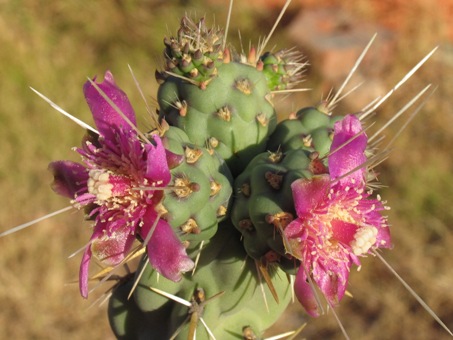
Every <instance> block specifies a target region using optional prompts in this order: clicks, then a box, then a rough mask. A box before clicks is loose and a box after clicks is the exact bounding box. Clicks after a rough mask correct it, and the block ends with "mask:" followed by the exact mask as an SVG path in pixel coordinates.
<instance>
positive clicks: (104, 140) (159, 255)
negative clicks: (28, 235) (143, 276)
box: [49, 72, 194, 298]
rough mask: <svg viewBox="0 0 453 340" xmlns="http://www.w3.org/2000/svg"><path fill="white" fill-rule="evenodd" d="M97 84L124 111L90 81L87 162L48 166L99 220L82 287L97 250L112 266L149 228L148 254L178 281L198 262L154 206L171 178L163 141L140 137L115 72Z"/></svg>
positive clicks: (57, 187) (57, 185)
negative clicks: (91, 130) (93, 131)
mask: <svg viewBox="0 0 453 340" xmlns="http://www.w3.org/2000/svg"><path fill="white" fill-rule="evenodd" d="M97 86H98V87H99V88H100V89H101V90H102V92H104V94H105V95H107V96H108V98H110V100H111V101H112V102H113V103H114V104H115V105H116V106H117V107H118V108H119V110H121V112H122V113H123V114H124V116H121V115H120V114H119V113H118V111H117V110H116V109H115V108H113V107H112V106H111V105H110V104H109V103H108V102H107V100H106V99H104V98H103V96H102V95H101V94H100V92H99V91H98V89H96V87H95V86H94V85H93V84H92V82H90V81H88V82H87V83H86V84H85V86H84V94H85V98H86V101H87V103H88V106H89V107H90V109H91V112H92V114H93V118H94V121H95V124H96V127H97V128H98V131H99V135H98V136H89V137H87V138H86V139H85V140H84V141H83V143H82V148H80V149H77V151H78V153H79V154H80V155H81V156H82V159H83V165H82V164H79V163H74V162H71V161H56V162H53V163H51V164H50V166H49V168H50V170H51V171H52V172H53V174H54V182H53V189H54V191H55V192H56V193H58V194H60V195H63V196H65V197H68V198H70V199H72V200H73V203H74V205H75V206H76V207H77V208H85V210H86V211H87V213H88V216H89V218H90V219H93V220H94V229H93V234H92V236H91V240H90V243H89V245H88V246H87V247H86V249H85V252H84V254H83V257H82V263H81V266H80V274H79V286H80V292H81V295H82V296H83V297H84V298H87V296H88V278H89V274H88V267H89V263H90V261H91V258H92V256H94V257H95V258H97V259H98V260H100V261H101V262H102V263H103V264H105V265H109V266H115V265H117V264H119V263H121V261H123V260H124V258H125V257H126V255H127V254H128V253H129V251H130V250H131V247H132V244H133V242H134V240H135V239H136V238H137V235H139V237H140V238H141V239H143V240H145V239H146V238H147V237H148V236H149V233H150V232H152V235H151V238H150V239H149V242H148V244H147V253H148V257H149V261H150V263H151V265H152V266H153V267H154V268H155V269H156V270H157V271H158V272H159V273H161V274H162V275H163V276H165V277H166V278H168V279H170V280H173V281H178V280H180V279H181V273H183V272H186V271H189V270H191V269H192V268H193V265H194V264H193V262H192V260H191V259H190V258H189V257H188V256H187V253H186V250H185V248H184V247H183V245H182V244H181V242H180V240H179V239H178V237H177V236H176V234H175V233H174V231H173V230H172V228H171V226H170V225H169V224H168V223H167V222H166V221H165V220H163V219H160V215H159V213H158V211H157V206H158V204H159V203H160V201H161V200H162V197H163V192H162V190H150V189H149V188H150V187H153V186H154V187H160V188H162V187H165V186H166V185H167V184H168V183H169V182H170V180H171V174H170V170H169V168H168V164H167V159H166V150H165V149H164V147H163V145H162V141H161V140H160V138H159V137H158V136H153V137H152V139H151V140H150V142H149V143H148V142H144V141H142V140H140V139H139V137H138V135H137V132H136V130H135V129H134V126H135V125H136V120H135V113H134V110H133V108H132V106H131V104H130V102H129V100H128V98H127V96H126V94H125V93H124V92H123V91H122V90H121V89H119V88H118V87H117V85H116V84H115V82H114V79H113V76H112V74H111V73H110V72H107V73H106V74H105V77H104V81H103V82H102V83H99V84H97ZM124 117H127V119H128V120H129V122H128V121H127V120H126V119H125V118H124ZM144 187H146V189H143V188H144ZM140 188H142V189H140Z"/></svg>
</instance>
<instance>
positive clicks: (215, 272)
mask: <svg viewBox="0 0 453 340" xmlns="http://www.w3.org/2000/svg"><path fill="white" fill-rule="evenodd" d="M192 251H197V250H196V249H192ZM189 252H190V251H189ZM244 259H245V262H244ZM143 266H146V267H145V268H144V272H143V274H142V275H141V277H138V279H139V281H138V286H137V289H136V290H135V292H134V298H133V299H130V300H129V301H127V300H126V299H125V298H124V297H125V295H126V293H127V290H128V289H129V288H130V283H129V284H127V285H126V286H120V287H119V288H117V289H116V291H115V293H114V296H115V298H114V299H113V300H111V306H110V308H109V315H110V320H111V324H112V327H113V330H114V331H115V334H116V335H117V336H118V337H120V336H122V335H123V334H137V332H139V331H140V329H141V327H136V322H135V321H133V322H132V321H131V320H134V319H135V318H137V319H138V320H144V322H148V321H146V320H149V322H150V324H149V325H148V327H147V328H146V329H144V330H143V331H142V332H143V333H142V334H141V335H140V336H137V337H136V338H147V339H168V338H170V337H171V336H172V335H175V336H176V339H191V337H188V334H189V333H190V332H191V327H196V334H197V339H209V338H210V337H209V333H208V331H207V330H206V328H205V327H204V326H203V325H202V322H201V321H200V320H199V319H200V317H201V318H202V319H203V322H204V323H206V325H207V326H208V328H209V330H210V332H212V334H213V335H214V336H215V337H216V338H217V339H227V338H228V339H241V338H242V330H243V328H246V327H249V328H251V329H253V330H254V331H255V332H257V333H261V332H262V331H264V330H265V329H266V328H268V327H269V326H270V325H271V324H272V323H273V322H274V320H275V319H276V318H277V317H278V316H279V315H280V314H281V313H282V312H283V310H284V309H285V308H286V306H287V305H288V303H289V301H290V298H291V289H290V287H289V285H288V279H287V277H286V275H284V274H283V273H282V272H281V271H280V270H279V269H278V268H276V267H272V268H269V272H270V275H271V276H272V278H273V283H274V288H275V290H276V292H277V294H278V297H279V302H278V303H277V302H276V301H274V300H272V299H271V298H268V301H266V300H265V299H266V296H263V294H264V295H266V294H267V295H269V292H262V291H261V290H260V289H259V283H260V282H259V280H260V279H259V274H258V272H257V268H256V266H255V262H254V261H253V260H252V259H251V258H246V254H245V252H244V250H243V248H242V245H241V243H240V241H239V235H238V234H237V232H236V231H235V230H234V228H233V227H232V226H230V225H228V223H227V222H224V223H223V224H222V225H221V226H220V228H219V232H218V233H217V234H216V236H215V237H214V238H212V239H211V240H210V241H209V242H208V244H207V246H205V247H204V248H203V250H202V252H201V256H200V261H199V263H198V267H197V269H196V270H195V273H194V274H193V275H192V276H190V275H187V276H186V277H185V280H184V281H182V282H181V283H175V282H172V281H170V280H166V279H165V278H158V277H157V273H156V271H155V270H153V269H152V267H150V266H149V265H148V263H147V261H146V260H143V261H142V262H141V266H140V267H139V269H138V270H137V273H139V272H140V271H141V269H142V268H143ZM150 287H151V288H152V289H156V288H157V289H159V290H160V291H164V292H167V293H170V294H172V295H175V296H177V297H180V298H182V299H185V300H187V301H189V300H190V301H191V307H190V306H187V305H183V304H181V303H178V302H175V301H172V300H169V299H168V298H167V297H164V296H162V295H159V294H158V293H157V292H156V291H153V290H151V289H150ZM211 297H212V298H211ZM266 305H267V306H266ZM266 309H267V311H266ZM125 310H127V312H125ZM163 313H165V315H167V316H169V318H168V319H167V321H166V322H163V323H159V321H157V322H156V321H155V320H153V315H156V317H157V318H161V317H162V314H163ZM157 320H161V319H157ZM124 325H126V328H127V327H130V328H131V329H130V330H129V331H127V330H126V329H125V326H124ZM142 328H143V327H142ZM157 328H158V329H157ZM145 334H146V335H145ZM176 334H177V335H176Z"/></svg>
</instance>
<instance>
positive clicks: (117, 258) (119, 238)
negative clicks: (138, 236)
mask: <svg viewBox="0 0 453 340" xmlns="http://www.w3.org/2000/svg"><path fill="white" fill-rule="evenodd" d="M134 241H135V236H134V235H133V234H132V233H131V230H130V229H129V228H127V227H123V228H119V229H118V230H116V231H115V232H113V233H112V234H111V235H108V234H104V235H102V236H101V237H99V238H96V239H94V240H93V241H92V242H91V253H92V255H94V256H95V257H96V258H97V259H98V260H99V261H101V262H102V263H103V264H105V265H107V266H116V265H117V264H119V263H121V261H123V260H124V258H125V257H126V255H127V254H128V253H129V251H130V250H131V247H132V244H133V243H134Z"/></svg>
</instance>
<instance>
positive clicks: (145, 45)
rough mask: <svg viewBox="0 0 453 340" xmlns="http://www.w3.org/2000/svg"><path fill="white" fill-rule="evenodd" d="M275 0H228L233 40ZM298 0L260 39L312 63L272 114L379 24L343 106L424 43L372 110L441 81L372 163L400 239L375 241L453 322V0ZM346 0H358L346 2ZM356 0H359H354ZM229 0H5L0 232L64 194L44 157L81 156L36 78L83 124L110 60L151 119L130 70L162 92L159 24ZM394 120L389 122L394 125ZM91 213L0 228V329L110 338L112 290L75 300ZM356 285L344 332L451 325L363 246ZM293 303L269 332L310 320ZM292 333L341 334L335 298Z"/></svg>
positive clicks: (253, 32)
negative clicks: (88, 96) (389, 243)
mask: <svg viewBox="0 0 453 340" xmlns="http://www.w3.org/2000/svg"><path fill="white" fill-rule="evenodd" d="M283 3H284V1H283V0H274V1H271V0H269V1H265V0H248V1H236V3H235V5H234V8H233V15H232V24H231V28H230V30H229V41H230V42H231V43H232V44H233V45H235V46H236V47H237V48H240V41H239V35H238V31H240V34H241V37H242V44H243V45H244V46H245V48H248V45H249V41H251V42H252V43H254V44H256V43H257V42H258V39H259V38H262V37H263V36H264V35H265V34H267V33H268V32H269V30H270V28H271V27H272V25H273V23H274V21H275V19H276V17H277V16H278V12H279V11H280V8H281V7H282V6H283ZM344 3H346V2H343V1H339V0H318V1H314V0H309V1H302V0H294V1H293V3H292V4H291V6H290V7H289V9H288V11H287V13H286V15H285V17H284V18H283V20H282V22H281V24H280V25H279V27H278V29H277V31H276V33H275V35H274V36H273V38H272V39H271V41H270V43H269V45H268V48H272V47H275V48H276V49H280V48H286V47H292V46H297V48H298V49H299V50H301V51H302V52H303V53H304V54H305V55H306V57H307V60H308V61H309V62H310V66H309V68H308V69H307V71H306V77H305V82H304V83H303V84H302V86H303V87H306V88H310V89H311V91H309V92H304V93H299V94H294V95H291V96H284V97H283V96H282V97H281V98H277V109H278V112H279V113H280V114H281V117H284V116H286V115H287V114H288V113H290V112H292V111H295V110H297V109H299V108H302V107H304V106H311V105H314V104H316V103H317V102H318V101H319V100H320V99H322V98H325V97H326V96H327V94H328V93H329V90H330V89H332V88H333V89H336V88H338V87H339V85H340V84H341V82H342V81H343V79H344V78H345V76H346V75H347V73H348V72H349V70H350V68H351V66H352V65H353V63H354V61H355V59H356V58H357V56H358V55H359V53H360V51H361V50H362V49H363V48H364V47H365V45H366V44H367V42H368V41H369V39H370V38H371V37H372V35H373V34H374V33H375V32H378V37H377V39H376V42H375V44H374V45H373V47H372V48H371V50H370V51H369V53H368V56H367V58H366V59H365V60H364V63H363V65H362V66H361V67H360V68H359V71H358V72H357V73H356V75H355V76H354V78H353V79H352V80H351V84H352V85H355V84H358V83H360V82H364V84H363V85H362V87H361V88H360V89H359V90H357V91H356V92H354V93H353V94H351V95H350V96H348V97H347V98H346V99H344V100H343V101H342V102H341V103H340V105H339V106H338V107H337V108H336V110H335V112H336V113H338V114H345V113H348V112H356V111H359V110H360V109H361V108H363V107H364V106H365V105H366V104H367V103H369V102H370V101H371V100H372V99H374V98H375V97H376V96H378V95H382V94H384V93H386V92H387V91H388V90H390V89H391V88H392V87H393V86H394V85H395V84H396V83H397V82H398V81H399V79H401V78H402V77H403V76H404V75H405V73H406V72H407V71H408V70H409V69H410V68H412V67H413V66H414V65H415V64H416V63H417V62H418V61H419V60H420V59H422V58H423V57H424V56H425V55H426V54H427V53H428V52H429V51H430V50H431V49H432V48H434V47H435V46H439V50H438V51H437V52H436V53H435V55H434V56H433V57H432V58H431V59H430V60H429V61H428V62H427V63H426V65H424V66H423V67H422V69H421V70H420V71H418V72H417V73H416V74H415V75H414V76H413V77H412V78H411V79H410V80H409V81H408V82H407V83H406V84H405V85H404V86H403V87H402V88H401V89H399V90H398V91H397V92H396V93H395V94H394V96H392V97H391V98H390V99H389V100H387V101H386V103H384V104H383V105H382V107H381V108H379V110H378V111H377V115H376V117H374V118H373V119H375V120H376V121H377V123H376V126H377V127H379V126H382V124H383V123H384V122H386V121H387V120H388V119H390V118H391V117H392V116H393V115H394V114H395V113H396V112H397V111H398V109H399V108H401V107H402V106H403V105H404V104H405V103H406V102H407V101H408V100H410V99H411V98H412V97H413V96H414V95H415V94H416V93H418V92H419V91H420V90H421V89H422V88H423V87H424V86H425V85H427V84H429V83H432V84H433V85H435V86H437V90H436V92H435V93H434V95H433V96H432V97H431V98H430V99H429V101H428V102H427V103H426V105H425V106H424V108H423V109H422V111H421V112H420V113H419V114H418V116H417V117H416V118H415V120H414V121H413V122H412V124H411V125H409V127H408V128H407V129H406V130H405V131H404V133H403V134H402V135H401V136H399V137H398V140H397V142H396V144H395V148H394V150H393V152H392V153H391V156H390V158H389V159H388V160H386V161H385V162H384V163H383V164H382V165H380V166H379V168H378V170H379V172H380V176H379V179H380V180H381V182H382V183H383V184H384V185H386V186H388V188H387V187H385V188H383V190H382V191H381V195H382V196H383V197H384V199H387V200H388V205H390V206H391V207H392V210H391V211H390V212H389V219H390V222H391V224H392V232H393V241H394V245H395V247H394V249H393V250H392V251H385V252H384V254H383V255H384V257H385V258H386V259H387V260H388V261H389V262H390V263H391V264H392V265H393V267H394V268H395V270H396V271H397V272H398V273H399V274H400V275H401V276H403V277H404V278H405V279H406V280H407V282H408V283H409V284H410V285H411V286H412V287H413V288H414V290H415V291H416V292H418V293H419V294H420V295H421V296H422V297H423V299H424V300H425V301H426V302H427V303H428V304H429V305H430V306H431V307H432V308H433V309H434V310H435V311H436V312H437V314H438V315H439V316H440V317H441V319H442V320H444V321H445V322H446V323H447V325H448V326H449V327H450V328H453V289H452V288H451V287H452V283H453V270H452V267H453V235H452V228H453V209H452V203H451V202H452V201H453V177H452V173H453V155H452V151H451V150H452V145H453V108H452V106H451V104H450V100H451V98H453V45H452V43H453V3H452V2H451V1H449V0H435V1H428V0H414V1H411V2H407V1H403V0H398V1H390V0H381V1H379V0H373V1H371V0H368V1H365V0H357V1H354V2H347V3H348V5H345V4H344ZM349 3H351V4H349ZM352 3H353V4H352ZM227 8H228V4H227V1H225V0H204V1H201V0H198V1H197V0H185V1H184V0H180V1H169V0H161V1H159V0H148V1H145V0H142V1H138V0H136V1H132V0H131V1H120V0H117V1H112V0H101V1H90V2H88V1H83V2H82V1H76V0H68V1H35V0H9V1H8V0H2V1H0V136H2V138H4V140H5V143H2V144H1V149H0V150H1V151H0V165H1V166H0V193H1V194H2V202H3V203H2V206H1V208H0V232H2V231H4V230H7V229H9V228H11V227H14V226H16V225H18V224H21V223H24V222H27V221H30V220H33V219H35V218H37V217H40V216H42V215H45V214H47V213H50V212H53V211H56V210H58V209H61V208H63V207H65V206H67V205H68V202H67V200H65V199H64V198H61V197H58V196H56V195H55V194H53V192H52V191H51V189H50V186H49V184H50V182H51V180H52V179H51V175H50V173H49V172H48V171H47V165H48V163H49V162H50V161H52V160H58V159H72V160H77V159H78V157H77V155H76V153H75V152H72V151H71V150H70V149H71V147H73V146H78V145H79V144H80V139H81V137H82V135H83V133H84V131H82V129H81V128H80V127H78V126H76V125H75V124H74V123H72V122H71V121H70V120H68V119H67V118H65V117H63V116H61V115H60V114H59V113H57V112H56V111H54V110H53V109H51V108H50V107H49V106H48V104H46V103H45V102H44V101H42V100H41V99H40V98H38V97H37V96H36V95H35V94H34V93H32V91H31V90H30V89H29V87H30V86H31V87H34V88H35V89H37V90H38V91H40V92H42V93H43V94H44V95H46V96H48V97H49V98H50V99H52V100H53V101H54V102H55V103H57V104H58V105H60V106H61V107H62V108H64V109H65V110H66V111H68V112H70V113H71V114H73V115H75V116H77V117H78V118H80V119H82V120H84V121H85V122H87V123H89V124H92V119H91V117H90V113H89V110H88V107H87V105H86V103H85V101H84V98H83V94H82V85H83V83H84V82H85V81H86V79H87V77H92V76H94V75H98V76H99V77H101V76H102V75H103V73H104V72H105V71H106V70H108V69H109V70H111V71H112V72H113V74H114V75H115V79H116V82H117V83H118V84H119V85H120V87H121V88H122V89H123V90H125V91H126V93H128V95H129V98H130V99H131V102H132V103H133V105H134V107H135V110H136V112H137V115H138V116H139V124H140V126H141V127H143V128H144V129H146V127H149V122H150V119H149V117H147V113H146V110H145V105H144V104H143V101H142V99H141V98H140V96H139V93H138V91H137V90H136V87H135V84H134V82H133V79H132V77H131V75H130V72H129V70H128V64H129V65H130V66H131V67H132V69H133V70H134V72H135V75H136V77H137V79H138V81H139V82H140V85H141V87H142V89H143V91H144V92H145V93H146V95H147V97H148V100H149V101H150V102H151V103H155V98H156V89H157V84H156V82H155V80H154V70H155V68H156V65H158V64H159V62H160V61H161V60H162V57H161V53H162V50H163V43H162V40H163V37H164V36H165V35H167V36H169V35H172V34H174V32H175V31H176V29H177V27H178V24H179V19H180V17H181V16H182V15H183V14H184V13H189V14H191V15H192V16H196V17H198V16H202V15H205V16H206V19H207V21H208V23H211V24H214V23H215V24H216V25H219V26H224V23H225V21H226V13H227ZM403 121H404V119H403V120H400V121H398V122H397V123H396V124H395V125H394V126H392V127H391V128H389V129H387V130H386V135H388V136H389V137H388V140H389V139H391V138H392V135H393V134H395V133H396V131H398V130H399V128H400V127H401V126H402V124H403ZM89 236H90V229H89V223H87V222H84V221H83V216H82V214H81V213H77V212H75V213H73V212H68V213H65V214H62V215H59V216H57V217H53V218H51V219H48V220H46V221H44V222H41V223H39V224H37V225H35V226H33V227H31V228H29V229H27V230H24V231H21V232H18V233H16V234H14V235H9V236H7V237H4V238H2V239H0V252H1V257H0V300H1V301H2V306H1V309H0V329H1V330H2V334H3V336H4V337H5V338H14V339H79V338H82V337H83V338H86V339H113V335H112V333H111V331H110V328H109V325H108V321H107V316H106V310H105V309H106V308H105V305H103V306H101V307H98V305H95V306H91V305H92V303H93V302H94V301H95V299H96V296H98V295H97V294H96V293H95V294H93V295H92V297H90V299H89V300H88V301H84V300H83V299H82V298H81V297H80V296H79V292H78V286H77V284H74V282H76V281H77V276H78V274H77V273H78V267H79V259H80V256H76V257H75V258H72V259H68V256H69V255H70V254H72V253H73V252H74V251H76V250H77V249H79V248H81V247H82V246H84V245H85V244H86V242H87V241H88V238H89ZM349 290H350V292H351V293H352V294H353V295H354V298H352V299H351V298H348V297H346V298H344V300H343V301H342V303H341V306H340V307H339V308H338V309H337V313H338V314H339V316H340V318H341V320H342V322H343V324H344V326H345V328H346V330H347V332H348V333H349V335H350V336H351V338H352V339H434V338H435V339H443V338H447V334H446V333H445V332H444V331H443V330H442V329H441V328H440V326H438V325H437V324H436V323H435V321H434V320H433V319H432V317H431V316H429V315H428V314H427V313H426V312H425V311H424V310H423V309H422V308H421V306H420V305H419V304H418V303H417V302H416V301H415V299H414V298H413V297H412V296H410V294H409V293H408V292H407V291H406V290H405V289H404V288H403V287H402V286H401V284H400V283H399V282H398V281H397V280H396V279H395V277H394V276H393V275H392V274H390V273H389V272H388V270H387V269H386V268H385V267H384V266H383V264H382V263H380V261H379V260H378V259H375V258H366V259H364V260H363V268H362V269H361V271H360V272H357V271H356V270H353V272H352V275H351V280H350V286H349ZM307 320H308V319H307V318H306V316H305V314H304V312H303V311H302V308H301V307H299V306H298V304H297V303H295V304H294V305H292V306H291V307H290V310H289V311H288V312H287V313H286V314H285V315H284V317H282V318H281V320H280V321H279V322H278V323H277V324H276V325H275V326H274V328H273V329H271V330H270V331H269V332H268V334H269V335H271V334H277V333H278V332H282V331H287V330H290V329H294V328H296V327H298V326H299V325H300V324H302V323H303V322H305V321H307ZM300 337H301V338H303V337H305V338H308V339H342V338H343V336H342V334H341V332H340V330H339V327H338V325H337V324H336V322H335V320H334V318H333V316H332V315H331V314H329V315H327V316H323V317H320V318H318V319H316V320H313V319H311V320H308V326H307V327H306V328H305V330H304V331H303V333H302V335H301V336H300Z"/></svg>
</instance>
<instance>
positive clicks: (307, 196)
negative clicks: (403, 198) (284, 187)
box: [284, 115, 391, 317]
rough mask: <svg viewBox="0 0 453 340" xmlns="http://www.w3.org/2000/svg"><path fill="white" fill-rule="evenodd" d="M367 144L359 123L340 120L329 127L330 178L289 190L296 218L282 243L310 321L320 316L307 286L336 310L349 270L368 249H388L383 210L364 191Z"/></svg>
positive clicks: (348, 118) (299, 182) (349, 118)
mask: <svg viewBox="0 0 453 340" xmlns="http://www.w3.org/2000/svg"><path fill="white" fill-rule="evenodd" d="M348 141H349V142H348ZM367 141H368V138H367V136H366V135H365V133H364V132H363V129H362V126H361V123H360V121H359V119H358V118H357V117H355V116H353V115H348V116H346V117H344V119H342V120H341V121H339V122H337V123H336V124H335V127H334V138H333V141H332V146H331V153H330V155H329V156H328V169H329V174H322V175H315V176H313V177H312V178H311V179H299V180H296V181H295V182H294V183H293V184H292V185H291V188H292V192H293V198H294V203H295V208H296V212H297V218H296V219H295V220H293V221H292V222H291V223H290V224H289V225H288V226H287V227H286V229H285V230H284V237H285V238H286V248H287V251H288V253H290V254H291V255H293V256H294V257H296V258H297V259H299V260H300V261H301V266H300V268H299V270H298V273H297V276H296V281H295V293H296V295H297V298H298V300H299V301H300V302H301V304H302V305H303V306H304V308H305V309H306V310H307V312H308V313H309V314H310V315H312V316H314V317H316V316H319V315H320V310H319V306H318V302H317V301H316V299H315V295H314V291H313V287H312V285H310V284H309V281H310V280H312V282H314V283H315V284H316V285H317V286H318V288H319V289H320V291H321V292H322V293H323V295H324V296H325V298H326V299H327V301H328V303H329V304H330V305H331V306H335V305H337V304H338V303H339V301H340V300H341V299H342V298H343V296H344V294H345V291H346V286H347V283H348V277H349V271H350V268H351V266H352V264H356V265H360V261H359V257H360V256H364V255H366V254H368V253H370V251H371V250H372V249H376V248H389V247H390V246H391V242H390V232H389V228H388V224H387V220H386V218H385V217H383V216H382V215H381V211H383V210H385V207H384V205H383V203H382V202H381V201H380V198H379V196H378V198H371V194H372V193H371V192H370V191H367V188H366V184H367V183H366V169H365V166H364V163H365V162H366V156H365V149H366V146H367ZM345 143H346V144H345Z"/></svg>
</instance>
